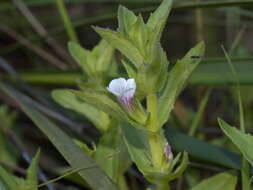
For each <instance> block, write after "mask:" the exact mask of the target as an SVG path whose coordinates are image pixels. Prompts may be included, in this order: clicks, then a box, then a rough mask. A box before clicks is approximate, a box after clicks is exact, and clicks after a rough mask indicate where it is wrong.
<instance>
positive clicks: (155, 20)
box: [147, 0, 173, 43]
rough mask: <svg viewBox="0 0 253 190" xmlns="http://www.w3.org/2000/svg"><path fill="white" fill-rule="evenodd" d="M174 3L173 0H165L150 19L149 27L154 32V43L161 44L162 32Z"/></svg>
mask: <svg viewBox="0 0 253 190" xmlns="http://www.w3.org/2000/svg"><path fill="white" fill-rule="evenodd" d="M172 2H173V0H163V2H162V3H161V5H160V6H159V7H158V8H157V9H156V11H155V12H154V13H151V15H150V17H149V19H148V22H147V26H148V27H150V28H151V29H152V31H153V32H154V34H152V43H157V42H159V40H160V38H161V35H162V31H163V29H164V27H165V24H166V21H167V18H168V16H169V13H170V10H171V8H172Z"/></svg>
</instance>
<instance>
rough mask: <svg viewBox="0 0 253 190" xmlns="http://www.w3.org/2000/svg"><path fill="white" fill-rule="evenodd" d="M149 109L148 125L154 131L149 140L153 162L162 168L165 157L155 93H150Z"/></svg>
mask: <svg viewBox="0 0 253 190" xmlns="http://www.w3.org/2000/svg"><path fill="white" fill-rule="evenodd" d="M147 109H148V112H149V114H150V122H149V124H148V126H147V127H148V129H149V130H150V131H152V132H154V133H149V134H148V140H149V145H150V150H151V155H152V162H153V166H154V167H155V168H161V167H162V158H163V147H162V142H161V138H160V133H158V130H159V128H158V127H159V125H158V121H157V97H156V94H155V93H150V94H148V96H147Z"/></svg>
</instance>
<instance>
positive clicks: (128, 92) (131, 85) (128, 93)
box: [124, 78, 136, 98]
mask: <svg viewBox="0 0 253 190" xmlns="http://www.w3.org/2000/svg"><path fill="white" fill-rule="evenodd" d="M135 90H136V83H135V80H134V79H132V78H131V79H128V80H127V81H126V88H125V92H124V96H125V97H127V98H132V97H133V96H134V94H135Z"/></svg>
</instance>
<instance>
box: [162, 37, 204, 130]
mask: <svg viewBox="0 0 253 190" xmlns="http://www.w3.org/2000/svg"><path fill="white" fill-rule="evenodd" d="M204 49H205V45H204V43H203V42H200V43H199V44H197V45H196V46H195V47H194V48H192V49H191V50H190V51H189V52H188V53H187V54H186V55H185V56H184V57H183V58H182V59H181V60H179V61H178V62H177V63H176V65H175V66H174V67H173V69H172V70H171V71H170V73H169V77H168V80H167V84H166V86H165V89H164V91H163V93H162V94H161V96H160V97H159V102H158V110H159V115H158V116H159V119H158V120H159V121H160V126H161V127H162V126H163V124H164V123H165V122H166V121H167V120H168V118H169V115H170V112H171V110H172V109H173V107H174V103H175V101H176V98H177V96H178V95H179V93H180V91H181V90H182V89H183V87H184V85H185V83H186V81H187V79H188V78H189V77H190V75H191V74H192V72H193V70H194V69H195V68H196V67H197V66H198V64H199V63H200V61H201V58H193V57H192V56H203V54H204Z"/></svg>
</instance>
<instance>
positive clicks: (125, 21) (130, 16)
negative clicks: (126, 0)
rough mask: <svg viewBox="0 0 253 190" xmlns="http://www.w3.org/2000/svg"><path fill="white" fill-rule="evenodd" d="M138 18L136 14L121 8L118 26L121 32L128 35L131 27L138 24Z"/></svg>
mask: <svg viewBox="0 0 253 190" xmlns="http://www.w3.org/2000/svg"><path fill="white" fill-rule="evenodd" d="M136 20H137V17H136V16H135V14H134V13H133V12H132V11H130V10H129V9H127V8H126V7H123V6H121V5H120V6H119V9H118V25H119V31H120V32H122V33H123V34H126V33H127V32H128V31H129V29H130V28H131V26H132V25H133V24H134V23H135V22H136Z"/></svg>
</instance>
